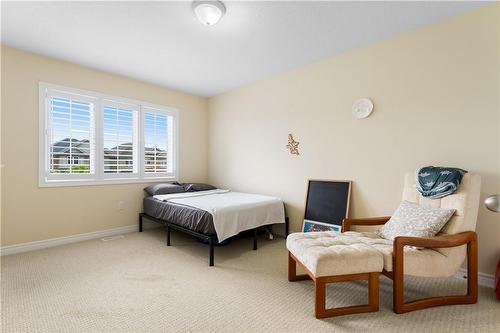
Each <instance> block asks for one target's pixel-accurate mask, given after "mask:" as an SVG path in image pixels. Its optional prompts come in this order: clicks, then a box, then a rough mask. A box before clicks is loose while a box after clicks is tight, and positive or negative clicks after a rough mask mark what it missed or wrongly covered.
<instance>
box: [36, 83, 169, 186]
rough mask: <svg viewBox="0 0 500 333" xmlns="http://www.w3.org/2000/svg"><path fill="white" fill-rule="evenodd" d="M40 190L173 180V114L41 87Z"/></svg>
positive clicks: (114, 99)
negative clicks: (159, 179)
mask: <svg viewBox="0 0 500 333" xmlns="http://www.w3.org/2000/svg"><path fill="white" fill-rule="evenodd" d="M40 117H41V121H40V126H41V127H40V182H39V183H40V186H58V185H79V184H85V183H86V184H100V183H114V182H130V181H144V180H149V179H158V178H166V179H170V180H171V179H176V177H177V168H176V158H175V156H176V150H177V142H176V137H177V136H176V133H175V131H176V129H177V123H176V122H177V111H176V110H174V109H171V108H168V107H163V106H156V105H151V104H149V103H144V102H140V101H133V100H128V99H124V98H120V97H113V96H106V95H102V94H100V93H95V92H89V91H81V90H76V89H72V88H65V87H59V86H55V85H51V84H45V83H40Z"/></svg>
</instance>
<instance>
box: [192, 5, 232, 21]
mask: <svg viewBox="0 0 500 333" xmlns="http://www.w3.org/2000/svg"><path fill="white" fill-rule="evenodd" d="M193 11H194V13H195V15H196V17H197V18H198V20H199V21H200V22H201V23H203V24H205V25H214V24H217V22H219V20H220V19H221V18H222V16H224V14H225V13H226V7H225V6H224V4H223V3H222V2H220V1H217V0H213V1H209V0H207V1H193Z"/></svg>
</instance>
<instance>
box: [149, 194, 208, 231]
mask: <svg viewBox="0 0 500 333" xmlns="http://www.w3.org/2000/svg"><path fill="white" fill-rule="evenodd" d="M144 213H146V214H147V215H149V216H151V217H154V218H157V219H160V220H164V221H169V222H170V223H173V224H177V225H180V226H182V227H184V228H187V229H190V230H193V231H196V232H199V233H202V234H205V235H215V227H214V222H213V217H212V215H211V214H210V213H209V212H207V211H204V210H202V209H198V208H194V207H190V206H185V205H180V204H176V203H172V202H165V201H161V200H158V199H155V198H154V197H152V196H151V197H146V198H144Z"/></svg>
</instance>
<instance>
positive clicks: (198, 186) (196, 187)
mask: <svg viewBox="0 0 500 333" xmlns="http://www.w3.org/2000/svg"><path fill="white" fill-rule="evenodd" d="M182 186H184V190H185V191H186V192H198V191H209V190H216V189H217V187H215V186H212V185H209V184H202V183H183V184H182Z"/></svg>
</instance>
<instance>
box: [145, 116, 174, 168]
mask: <svg viewBox="0 0 500 333" xmlns="http://www.w3.org/2000/svg"><path fill="white" fill-rule="evenodd" d="M169 118H170V119H169ZM171 121H172V120H171V117H169V116H167V115H164V114H158V113H149V112H145V113H144V140H145V141H144V172H146V173H160V172H163V173H164V172H171V168H170V165H169V163H168V157H169V156H168V155H169V153H170V152H169V151H168V150H169V148H168V147H169V136H170V135H171V133H170V127H169V126H170V124H169V123H171Z"/></svg>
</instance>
